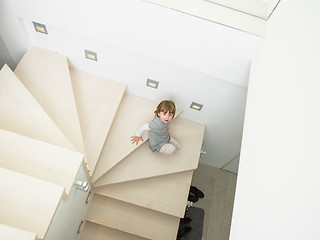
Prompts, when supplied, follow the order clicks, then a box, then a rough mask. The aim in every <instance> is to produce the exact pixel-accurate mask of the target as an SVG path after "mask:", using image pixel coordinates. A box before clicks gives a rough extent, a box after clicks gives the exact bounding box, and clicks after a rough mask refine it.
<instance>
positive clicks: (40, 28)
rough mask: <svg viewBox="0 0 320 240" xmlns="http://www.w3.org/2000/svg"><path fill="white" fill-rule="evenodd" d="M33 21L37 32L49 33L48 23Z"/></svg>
mask: <svg viewBox="0 0 320 240" xmlns="http://www.w3.org/2000/svg"><path fill="white" fill-rule="evenodd" d="M32 23H33V26H34V29H35V30H36V31H37V32H40V33H44V34H48V31H47V28H46V25H44V24H41V23H37V22H32Z"/></svg>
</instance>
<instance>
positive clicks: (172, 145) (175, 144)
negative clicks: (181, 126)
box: [159, 138, 180, 155]
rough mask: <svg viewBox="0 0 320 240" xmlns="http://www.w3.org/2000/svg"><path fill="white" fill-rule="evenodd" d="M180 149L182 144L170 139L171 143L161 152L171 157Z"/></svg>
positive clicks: (163, 147)
mask: <svg viewBox="0 0 320 240" xmlns="http://www.w3.org/2000/svg"><path fill="white" fill-rule="evenodd" d="M179 149H180V143H178V142H177V141H176V140H175V139H173V138H170V141H169V142H168V143H166V144H165V145H163V146H162V147H161V149H160V151H159V152H161V153H164V154H167V155H170V154H172V153H174V152H175V151H176V150H179Z"/></svg>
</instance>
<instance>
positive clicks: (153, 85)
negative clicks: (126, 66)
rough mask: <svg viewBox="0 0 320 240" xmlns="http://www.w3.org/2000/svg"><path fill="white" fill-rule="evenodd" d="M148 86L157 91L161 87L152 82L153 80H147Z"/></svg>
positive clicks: (157, 83)
mask: <svg viewBox="0 0 320 240" xmlns="http://www.w3.org/2000/svg"><path fill="white" fill-rule="evenodd" d="M146 86H148V87H152V88H155V89H157V88H158V86H159V82H157V81H155V80H152V79H147V83H146Z"/></svg>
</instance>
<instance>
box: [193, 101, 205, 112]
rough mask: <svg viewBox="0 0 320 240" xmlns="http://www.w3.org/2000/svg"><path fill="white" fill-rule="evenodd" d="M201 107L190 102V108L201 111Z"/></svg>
mask: <svg viewBox="0 0 320 240" xmlns="http://www.w3.org/2000/svg"><path fill="white" fill-rule="evenodd" d="M202 107H203V105H202V104H200V103H196V102H192V103H191V105H190V108H192V109H194V110H197V111H200V110H201V109H202Z"/></svg>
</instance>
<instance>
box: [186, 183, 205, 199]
mask: <svg viewBox="0 0 320 240" xmlns="http://www.w3.org/2000/svg"><path fill="white" fill-rule="evenodd" d="M189 192H190V193H193V194H194V195H196V196H197V197H198V198H203V197H204V194H203V192H202V191H201V190H200V189H198V188H196V187H194V186H190V191H189Z"/></svg>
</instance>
